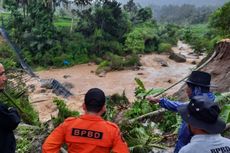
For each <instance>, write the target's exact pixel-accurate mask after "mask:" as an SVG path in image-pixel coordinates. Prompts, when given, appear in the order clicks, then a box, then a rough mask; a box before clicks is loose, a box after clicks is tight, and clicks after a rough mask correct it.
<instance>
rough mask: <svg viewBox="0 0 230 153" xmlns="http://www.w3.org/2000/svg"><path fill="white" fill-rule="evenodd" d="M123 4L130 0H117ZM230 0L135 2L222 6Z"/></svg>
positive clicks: (138, 1)
mask: <svg viewBox="0 0 230 153" xmlns="http://www.w3.org/2000/svg"><path fill="white" fill-rule="evenodd" d="M117 1H119V2H121V3H123V4H125V3H127V1H128V0H117ZM229 1H230V0H134V2H135V3H139V4H141V5H142V6H148V5H169V4H175V5H182V4H193V5H196V6H203V5H213V6H216V5H218V6H220V5H223V4H224V3H226V2H229Z"/></svg>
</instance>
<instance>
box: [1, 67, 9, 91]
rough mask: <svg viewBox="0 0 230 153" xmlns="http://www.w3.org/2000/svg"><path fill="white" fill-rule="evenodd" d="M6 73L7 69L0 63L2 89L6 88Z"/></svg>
mask: <svg viewBox="0 0 230 153" xmlns="http://www.w3.org/2000/svg"><path fill="white" fill-rule="evenodd" d="M6 80H7V78H6V75H5V69H4V67H3V65H2V64H1V63H0V91H2V90H3V89H4V86H5V83H6Z"/></svg>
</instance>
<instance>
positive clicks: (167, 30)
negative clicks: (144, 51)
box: [158, 24, 181, 45]
mask: <svg viewBox="0 0 230 153" xmlns="http://www.w3.org/2000/svg"><path fill="white" fill-rule="evenodd" d="M180 29H181V27H179V26H178V25H174V24H166V25H160V26H159V30H158V35H159V37H160V42H162V43H169V44H171V45H176V44H177V41H178V39H179V34H180V33H179V30H180Z"/></svg>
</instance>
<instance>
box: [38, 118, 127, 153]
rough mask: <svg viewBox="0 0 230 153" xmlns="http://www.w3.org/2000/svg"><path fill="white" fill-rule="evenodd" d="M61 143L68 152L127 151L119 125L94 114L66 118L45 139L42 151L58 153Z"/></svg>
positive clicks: (120, 152)
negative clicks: (65, 146) (65, 145)
mask: <svg viewBox="0 0 230 153" xmlns="http://www.w3.org/2000/svg"><path fill="white" fill-rule="evenodd" d="M63 143H66V144H67V146H68V153H110V151H111V150H112V151H113V153H129V150H128V146H127V144H126V142H125V141H124V140H123V138H122V136H121V133H120V130H119V127H118V126H117V125H116V124H114V123H111V122H109V121H105V120H104V119H102V118H101V117H99V116H96V115H82V116H80V117H77V118H76V117H71V118H68V119H66V120H65V121H64V123H62V124H61V125H59V126H58V127H57V128H55V129H54V131H53V132H52V133H51V134H50V135H49V136H48V138H47V139H46V140H45V143H44V144H43V146H42V152H43V153H59V150H60V148H61V146H62V144H63Z"/></svg>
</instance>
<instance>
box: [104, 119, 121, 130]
mask: <svg viewBox="0 0 230 153" xmlns="http://www.w3.org/2000/svg"><path fill="white" fill-rule="evenodd" d="M105 122H106V124H107V125H108V126H111V127H114V128H116V129H119V127H118V125H117V124H116V123H113V122H110V121H105Z"/></svg>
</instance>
